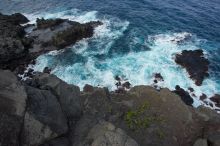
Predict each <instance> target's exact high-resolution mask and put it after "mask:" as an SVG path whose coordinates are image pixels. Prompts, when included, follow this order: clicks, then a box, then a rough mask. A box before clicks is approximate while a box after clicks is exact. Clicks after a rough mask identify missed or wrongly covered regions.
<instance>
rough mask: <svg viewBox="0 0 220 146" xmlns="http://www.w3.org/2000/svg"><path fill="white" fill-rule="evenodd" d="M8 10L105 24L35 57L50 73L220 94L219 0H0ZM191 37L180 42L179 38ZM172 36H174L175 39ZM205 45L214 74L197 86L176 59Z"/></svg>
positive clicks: (73, 79) (77, 80) (111, 84)
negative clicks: (88, 35)
mask: <svg viewBox="0 0 220 146" xmlns="http://www.w3.org/2000/svg"><path fill="white" fill-rule="evenodd" d="M0 11H1V12H4V13H12V12H18V11H19V12H22V13H24V14H25V15H26V16H27V17H28V18H29V19H30V20H31V23H34V21H35V19H36V18H37V17H45V18H56V17H61V18H67V19H71V20H75V21H78V22H82V23H84V22H88V21H92V20H101V21H102V22H103V23H104V25H102V26H99V27H98V28H96V30H95V34H94V36H93V37H92V38H90V39H84V40H82V41H80V42H78V43H77V44H75V45H73V46H70V47H69V48H68V49H65V50H62V51H59V52H50V53H48V54H45V55H42V56H40V57H39V58H38V59H37V65H35V66H34V67H33V68H34V69H35V70H38V71H42V70H43V68H44V67H46V66H48V67H51V68H52V73H53V74H56V75H57V76H58V77H60V78H61V79H63V80H65V81H66V82H68V83H71V84H76V85H78V86H80V87H81V88H83V86H84V85H85V84H91V85H94V86H107V87H108V88H109V89H110V90H114V89H115V88H116V86H115V80H114V76H116V75H120V76H121V77H123V78H124V79H127V80H128V81H129V82H130V83H131V84H132V85H133V86H134V85H142V84H144V85H153V76H154V73H161V75H162V76H163V77H164V82H160V83H159V85H160V86H162V87H167V88H169V89H171V90H173V89H174V88H175V86H176V85H180V86H181V87H182V88H184V89H186V90H187V88H188V87H193V88H194V89H195V93H194V94H195V95H196V97H194V101H195V102H194V105H195V106H197V105H199V104H203V103H202V102H201V101H199V100H198V97H199V96H200V95H201V94H202V93H205V94H206V95H208V96H212V95H213V94H217V93H218V94H219V93H220V57H219V56H220V1H218V0H211V1H208V0H206V1H205V0H203V1H201V0H200V1H199V0H186V1H183V0H179V1H175V0H165V1H164V0H154V1H151V0H136V1H134V0H133V1H132V0H130V1H123V0H117V1H116V0H108V1H105V0H102V1H98V0H94V1H87V0H82V1H75V0H64V1H58V0H14V1H6V0H2V1H0ZM185 36H191V39H189V40H187V41H185V42H184V43H182V44H178V43H176V41H177V40H178V39H182V38H184V37H185ZM173 40H174V41H173ZM195 49H203V50H204V51H205V55H206V57H207V58H208V59H209V60H210V62H211V64H210V69H209V73H210V77H209V78H207V79H205V80H204V82H203V84H202V86H196V85H195V84H194V82H193V81H192V80H191V79H190V78H189V76H188V74H187V73H186V71H185V69H183V68H181V67H180V66H178V65H177V64H176V63H175V62H174V59H173V58H174V55H175V54H176V53H179V52H181V51H182V50H195Z"/></svg>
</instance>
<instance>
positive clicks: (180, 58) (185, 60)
mask: <svg viewBox="0 0 220 146" xmlns="http://www.w3.org/2000/svg"><path fill="white" fill-rule="evenodd" d="M175 62H176V63H177V64H179V65H181V66H182V67H184V68H186V70H187V72H188V73H189V75H190V78H191V79H193V80H194V81H195V84H196V85H197V86H200V85H202V82H203V80H204V79H205V78H206V77H208V76H209V73H208V65H209V61H208V59H206V58H205V57H204V54H203V51H202V50H195V51H191V50H190V51H187V50H184V51H182V53H181V54H177V55H176V58H175Z"/></svg>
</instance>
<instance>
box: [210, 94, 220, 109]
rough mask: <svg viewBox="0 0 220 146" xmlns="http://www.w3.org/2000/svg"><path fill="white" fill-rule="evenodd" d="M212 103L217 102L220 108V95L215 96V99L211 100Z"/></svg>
mask: <svg viewBox="0 0 220 146" xmlns="http://www.w3.org/2000/svg"><path fill="white" fill-rule="evenodd" d="M210 100H211V101H213V102H215V105H216V106H217V107H220V95H219V94H215V95H214V96H213V97H211V98H210Z"/></svg>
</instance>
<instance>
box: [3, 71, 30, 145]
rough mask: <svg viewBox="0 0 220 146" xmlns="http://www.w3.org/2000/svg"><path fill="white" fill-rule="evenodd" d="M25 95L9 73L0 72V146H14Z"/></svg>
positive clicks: (17, 140)
mask: <svg viewBox="0 0 220 146" xmlns="http://www.w3.org/2000/svg"><path fill="white" fill-rule="evenodd" d="M26 99H27V95H26V92H25V90H24V87H23V86H22V85H21V84H20V83H19V82H18V80H17V78H16V76H15V75H14V74H13V73H11V72H10V71H3V70H0V145H2V146H9V145H10V146H16V145H18V144H19V139H18V137H19V134H20V130H21V126H22V122H23V116H24V112H25V107H26Z"/></svg>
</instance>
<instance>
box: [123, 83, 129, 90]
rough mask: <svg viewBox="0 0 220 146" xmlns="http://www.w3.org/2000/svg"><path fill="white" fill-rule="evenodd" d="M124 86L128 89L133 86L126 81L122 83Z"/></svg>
mask: <svg viewBox="0 0 220 146" xmlns="http://www.w3.org/2000/svg"><path fill="white" fill-rule="evenodd" d="M122 87H124V88H126V89H130V88H131V83H129V82H125V83H123V84H122Z"/></svg>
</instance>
